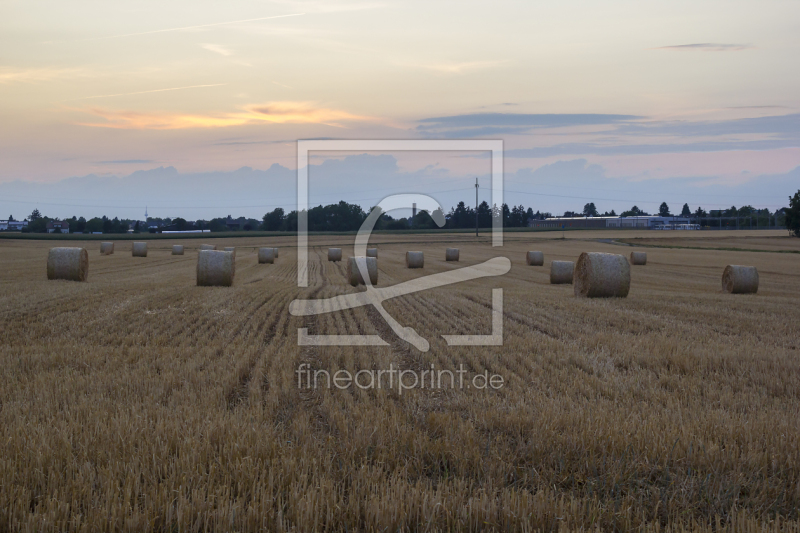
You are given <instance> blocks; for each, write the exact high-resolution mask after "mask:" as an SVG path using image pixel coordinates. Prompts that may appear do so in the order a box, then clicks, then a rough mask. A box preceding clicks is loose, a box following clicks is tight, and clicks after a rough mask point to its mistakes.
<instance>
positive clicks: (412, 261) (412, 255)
mask: <svg viewBox="0 0 800 533" xmlns="http://www.w3.org/2000/svg"><path fill="white" fill-rule="evenodd" d="M406 266H407V267H408V268H422V267H423V266H425V256H424V255H423V254H422V252H406Z"/></svg>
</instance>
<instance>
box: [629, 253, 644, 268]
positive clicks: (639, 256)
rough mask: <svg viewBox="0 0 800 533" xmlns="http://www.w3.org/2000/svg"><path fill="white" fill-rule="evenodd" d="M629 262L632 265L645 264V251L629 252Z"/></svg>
mask: <svg viewBox="0 0 800 533" xmlns="http://www.w3.org/2000/svg"><path fill="white" fill-rule="evenodd" d="M631 264H632V265H646V264H647V252H631Z"/></svg>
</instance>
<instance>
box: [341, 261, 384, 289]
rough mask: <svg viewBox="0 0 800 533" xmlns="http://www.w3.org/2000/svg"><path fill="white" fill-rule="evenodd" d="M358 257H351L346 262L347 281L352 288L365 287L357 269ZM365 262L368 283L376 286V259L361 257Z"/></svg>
mask: <svg viewBox="0 0 800 533" xmlns="http://www.w3.org/2000/svg"><path fill="white" fill-rule="evenodd" d="M358 259H359V258H358V257H351V258H350V259H349V260H348V261H347V281H348V282H350V285H352V286H353V287H358V286H359V285H365V283H364V278H363V277H362V276H361V271H360V270H359V268H358V264H357V260H358ZM361 259H364V260H365V261H366V262H367V274H369V282H370V283H371V284H372V285H377V284H378V259H377V258H376V257H361Z"/></svg>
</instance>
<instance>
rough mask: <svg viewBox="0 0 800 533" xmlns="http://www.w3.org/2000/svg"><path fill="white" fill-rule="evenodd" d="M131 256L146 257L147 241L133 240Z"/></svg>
mask: <svg viewBox="0 0 800 533" xmlns="http://www.w3.org/2000/svg"><path fill="white" fill-rule="evenodd" d="M132 253H133V257H147V243H146V242H135V243H133V250H132Z"/></svg>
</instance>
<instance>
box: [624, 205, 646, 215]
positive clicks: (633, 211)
mask: <svg viewBox="0 0 800 533" xmlns="http://www.w3.org/2000/svg"><path fill="white" fill-rule="evenodd" d="M619 216H621V217H646V216H648V214H647V213H645V212H644V211H642V210H641V209H639V208H638V207H637V206H633V207H631V208H630V209H628V210H627V211H623V212H622V213H620V215H619Z"/></svg>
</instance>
